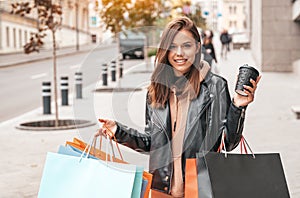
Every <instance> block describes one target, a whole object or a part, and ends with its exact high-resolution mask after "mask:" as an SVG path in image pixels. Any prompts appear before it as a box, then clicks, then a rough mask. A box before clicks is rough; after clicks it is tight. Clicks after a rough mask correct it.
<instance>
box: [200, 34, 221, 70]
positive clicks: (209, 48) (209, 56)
mask: <svg viewBox="0 0 300 198" xmlns="http://www.w3.org/2000/svg"><path fill="white" fill-rule="evenodd" d="M212 39H213V33H212V31H211V30H206V31H205V35H204V38H203V45H202V46H203V50H205V53H204V60H205V61H207V62H208V63H209V65H210V66H211V67H212V65H213V61H215V63H218V61H217V57H216V53H215V48H214V44H213V42H212Z"/></svg>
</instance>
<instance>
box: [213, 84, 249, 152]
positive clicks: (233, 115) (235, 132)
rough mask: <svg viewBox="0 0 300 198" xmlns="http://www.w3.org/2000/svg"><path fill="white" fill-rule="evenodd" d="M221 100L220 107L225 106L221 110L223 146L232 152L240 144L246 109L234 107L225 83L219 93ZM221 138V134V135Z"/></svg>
mask: <svg viewBox="0 0 300 198" xmlns="http://www.w3.org/2000/svg"><path fill="white" fill-rule="evenodd" d="M221 98H223V99H225V100H226V101H223V104H222V105H226V106H227V108H224V109H223V110H224V111H226V112H227V113H226V117H225V126H224V129H225V134H226V138H225V145H226V150H227V151H231V150H233V149H234V148H235V147H236V146H237V145H238V144H239V142H240V140H241V137H242V132H243V128H244V120H245V111H246V107H236V106H235V105H234V104H233V102H232V100H231V98H230V94H229V91H228V86H227V83H226V84H225V87H224V88H223V89H222V91H221ZM225 109H226V110H225ZM221 136H222V134H221ZM220 141H221V137H220V138H219V141H218V143H219V144H220Z"/></svg>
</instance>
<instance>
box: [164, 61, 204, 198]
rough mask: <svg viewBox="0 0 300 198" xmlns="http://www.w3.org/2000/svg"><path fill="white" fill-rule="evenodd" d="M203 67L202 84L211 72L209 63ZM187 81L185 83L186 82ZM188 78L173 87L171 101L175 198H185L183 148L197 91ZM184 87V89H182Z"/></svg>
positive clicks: (173, 191)
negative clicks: (192, 103) (190, 110)
mask: <svg viewBox="0 0 300 198" xmlns="http://www.w3.org/2000/svg"><path fill="white" fill-rule="evenodd" d="M202 64H203V66H202V69H201V70H200V71H199V72H200V82H199V83H201V82H202V81H203V80H204V79H205V77H206V75H207V73H208V71H209V70H210V67H209V64H208V63H207V62H202ZM184 81H185V82H184ZM186 84H187V80H186V77H183V78H181V77H180V78H179V79H177V81H176V82H175V83H174V86H173V87H172V93H171V97H170V99H169V102H170V109H171V123H172V152H173V160H174V174H173V177H172V189H171V194H172V196H173V197H184V184H183V178H182V164H181V155H182V146H183V138H184V132H185V127H186V120H187V113H188V108H189V105H190V101H191V99H193V98H195V95H196V94H195V91H194V90H193V89H192V87H191V86H186ZM183 87H184V89H182V88H183Z"/></svg>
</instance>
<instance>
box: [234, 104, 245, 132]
mask: <svg viewBox="0 0 300 198" xmlns="http://www.w3.org/2000/svg"><path fill="white" fill-rule="evenodd" d="M244 117H245V109H242V113H241V116H240V118H239V122H238V127H237V129H236V133H239V130H240V127H241V119H242V118H244Z"/></svg>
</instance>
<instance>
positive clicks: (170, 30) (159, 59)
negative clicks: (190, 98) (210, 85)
mask: <svg viewBox="0 0 300 198" xmlns="http://www.w3.org/2000/svg"><path fill="white" fill-rule="evenodd" d="M181 30H187V31H189V32H191V33H192V35H193V37H194V39H195V42H197V43H196V44H198V43H199V46H201V39H200V35H199V32H198V30H197V27H196V26H195V24H194V23H193V21H192V20H191V19H189V18H187V17H179V18H176V19H175V20H173V21H171V22H170V23H169V24H168V26H167V27H166V29H165V30H164V32H163V34H162V37H161V41H160V46H159V48H158V51H157V54H156V57H155V69H154V71H153V73H152V76H151V84H150V86H149V87H148V94H149V95H148V96H149V98H148V99H149V102H150V104H151V106H152V107H155V108H161V107H165V105H166V102H167V101H168V99H169V96H170V87H171V86H172V76H173V75H174V72H173V68H172V65H171V64H170V63H169V61H168V53H169V51H168V49H169V47H170V45H171V44H172V42H173V40H174V37H175V36H176V34H177V33H178V32H179V31H181ZM200 60H201V49H199V50H198V53H197V54H196V57H195V61H194V63H193V65H192V66H191V70H190V71H189V75H187V76H186V77H187V80H188V81H189V84H190V86H191V87H192V89H193V91H194V93H195V95H196V96H197V95H198V94H199V90H200V69H201V67H202V66H201V64H200Z"/></svg>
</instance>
